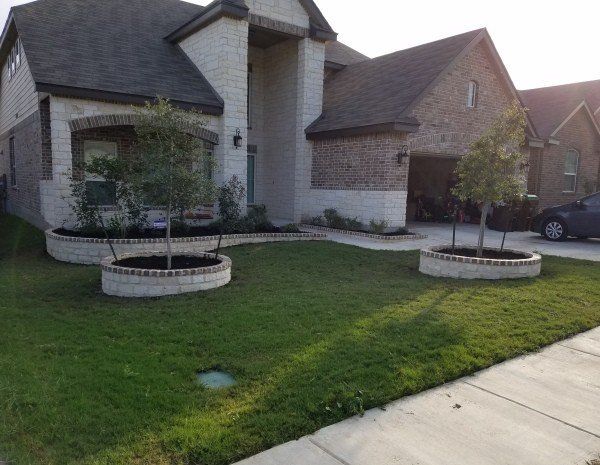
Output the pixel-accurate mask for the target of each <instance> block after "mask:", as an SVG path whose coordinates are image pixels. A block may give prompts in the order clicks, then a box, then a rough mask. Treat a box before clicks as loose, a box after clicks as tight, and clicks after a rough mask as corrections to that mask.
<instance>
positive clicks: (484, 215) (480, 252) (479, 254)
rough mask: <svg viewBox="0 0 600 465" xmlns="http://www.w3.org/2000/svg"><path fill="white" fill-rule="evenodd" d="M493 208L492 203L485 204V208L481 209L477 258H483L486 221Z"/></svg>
mask: <svg viewBox="0 0 600 465" xmlns="http://www.w3.org/2000/svg"><path fill="white" fill-rule="evenodd" d="M491 206H492V203H491V202H484V204H483V208H482V209H481V221H480V222H479V242H478V244H477V258H482V257H483V240H484V236H485V221H486V220H487V214H488V212H489V211H490V207H491Z"/></svg>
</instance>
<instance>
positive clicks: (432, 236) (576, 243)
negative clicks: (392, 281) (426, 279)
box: [327, 223, 600, 261]
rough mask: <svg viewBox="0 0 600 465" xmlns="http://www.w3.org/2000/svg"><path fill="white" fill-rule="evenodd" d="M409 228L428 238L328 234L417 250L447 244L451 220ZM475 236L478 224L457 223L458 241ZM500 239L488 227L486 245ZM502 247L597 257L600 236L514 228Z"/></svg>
mask: <svg viewBox="0 0 600 465" xmlns="http://www.w3.org/2000/svg"><path fill="white" fill-rule="evenodd" d="M408 228H409V230H410V231H412V232H417V233H422V234H426V235H427V236H428V237H427V239H422V240H418V241H403V242H390V243H388V242H383V241H375V240H372V239H367V238H362V237H356V236H348V235H344V234H337V233H329V232H328V233H327V236H328V238H329V239H330V240H332V241H335V242H341V243H344V244H351V245H356V246H358V247H365V248H367V249H381V250H419V249H422V248H423V247H427V246H431V245H442V244H450V243H451V242H452V225H450V224H437V223H412V224H409V225H408ZM478 236H479V226H477V225H474V224H459V225H458V226H457V235H456V242H457V244H463V245H475V244H477V238H478ZM501 243H502V233H501V232H498V231H492V230H490V229H488V230H486V233H485V244H486V246H488V247H500V244H501ZM505 247H506V248H511V249H518V250H522V251H526V252H534V251H535V252H539V253H541V254H545V255H557V256H560V257H569V258H579V259H585V260H594V261H600V240H598V239H569V240H567V241H565V242H550V241H547V240H545V239H544V238H542V236H540V235H539V234H535V233H531V232H514V233H509V234H507V236H506V245H505Z"/></svg>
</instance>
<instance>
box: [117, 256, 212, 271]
mask: <svg viewBox="0 0 600 465" xmlns="http://www.w3.org/2000/svg"><path fill="white" fill-rule="evenodd" d="M220 263H221V260H215V259H214V258H207V257H194V256H183V255H176V256H173V257H172V262H171V265H172V266H171V269H173V270H189V269H192V268H208V267H209V266H215V265H219V264H220ZM114 264H115V265H116V266H122V267H124V268H140V269H142V270H167V269H168V268H167V257H164V256H152V257H131V258H125V259H123V260H119V261H116V262H114Z"/></svg>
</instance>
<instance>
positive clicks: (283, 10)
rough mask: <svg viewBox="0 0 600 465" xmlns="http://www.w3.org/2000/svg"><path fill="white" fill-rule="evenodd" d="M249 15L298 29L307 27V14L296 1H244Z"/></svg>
mask: <svg viewBox="0 0 600 465" xmlns="http://www.w3.org/2000/svg"><path fill="white" fill-rule="evenodd" d="M246 4H247V5H248V8H250V13H254V14H257V15H261V16H266V17H267V18H271V19H276V20H277V21H283V22H286V23H290V24H294V25H296V26H300V27H305V28H308V27H309V18H308V13H307V12H306V10H305V9H304V8H303V7H302V5H301V4H300V2H299V1H298V0H246Z"/></svg>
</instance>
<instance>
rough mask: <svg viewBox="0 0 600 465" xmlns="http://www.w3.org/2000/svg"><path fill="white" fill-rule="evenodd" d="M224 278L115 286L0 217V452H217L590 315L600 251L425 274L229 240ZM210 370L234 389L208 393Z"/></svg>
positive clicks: (119, 460) (391, 395) (244, 449)
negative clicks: (52, 254) (159, 288)
mask: <svg viewBox="0 0 600 465" xmlns="http://www.w3.org/2000/svg"><path fill="white" fill-rule="evenodd" d="M226 254H227V255H229V256H230V257H231V258H232V259H233V263H234V274H233V281H232V282H231V284H230V285H228V286H227V287H225V288H222V289H218V290H215V291H211V292H209V293H204V294H196V295H187V296H181V297H174V298H165V299H159V300H122V299H117V298H109V297H106V296H104V295H103V294H102V293H101V289H100V270H99V269H98V267H84V266H74V265H67V264H62V263H58V262H55V261H53V260H52V259H51V258H49V257H48V256H46V255H45V252H44V238H43V236H42V234H41V233H39V232H38V231H36V230H34V229H33V228H31V227H30V226H28V225H26V224H25V223H23V222H21V221H19V220H17V219H15V218H13V217H6V216H5V217H0V296H1V297H0V322H1V325H0V458H2V457H3V456H5V457H6V458H9V459H11V460H14V462H15V463H17V464H45V465H46V464H106V465H108V464H111V465H112V464H148V465H150V464H152V465H160V464H189V463H197V464H203V465H211V464H226V463H229V462H232V461H234V460H236V459H241V458H243V457H246V456H248V455H251V454H254V453H257V452H260V451H262V450H264V449H267V448H269V447H271V446H274V445H276V444H280V443H282V442H285V441H287V440H291V439H294V438H298V437H300V436H302V435H304V434H307V433H312V432H314V431H315V430H317V429H318V428H320V427H323V426H326V425H329V424H332V423H335V422H337V421H339V420H342V419H344V418H347V417H348V416H351V415H353V414H355V413H357V412H361V411H362V409H368V408H371V407H375V406H381V405H383V404H385V403H387V402H389V401H391V400H393V399H397V398H399V397H402V396H404V395H408V394H412V393H416V392H419V391H421V390H423V389H427V388H429V387H432V386H436V385H439V384H441V383H444V382H447V381H450V380H453V379H456V378H458V377H460V376H463V375H466V374H469V373H473V372H474V371H476V370H479V369H481V368H484V367H487V366H490V365H492V364H494V363H498V362H500V361H502V360H505V359H507V358H510V357H514V356H516V355H519V354H522V353H524V352H527V351H532V350H535V349H538V348H539V347H541V346H544V345H546V344H549V343H551V342H553V341H556V340H559V339H562V338H565V337H567V336H569V335H572V334H575V333H578V332H581V331H584V330H586V329H589V328H592V327H594V326H597V325H600V286H598V282H600V265H598V264H596V263H592V262H586V261H577V260H567V259H560V258H552V257H545V258H544V265H543V273H542V276H541V277H540V278H538V279H530V280H519V281H511V282H501V283H492V282H463V281H454V280H440V279H433V278H429V277H425V276H422V275H420V274H419V273H418V271H417V266H418V254H417V253H415V252H399V253H394V252H387V251H386V252H384V251H370V250H362V249H358V248H355V247H351V246H346V245H340V244H333V243H327V242H318V243H317V242H315V243H281V244H269V245H256V246H244V247H237V248H231V249H227V250H226ZM213 367H220V368H223V369H225V370H227V371H229V372H231V373H233V374H234V375H235V377H236V379H237V380H238V383H239V384H238V385H237V386H236V387H234V388H231V389H228V390H224V391H209V390H205V389H203V388H201V387H199V386H197V385H195V383H194V379H195V373H196V372H197V371H199V370H204V369H209V368H213Z"/></svg>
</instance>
